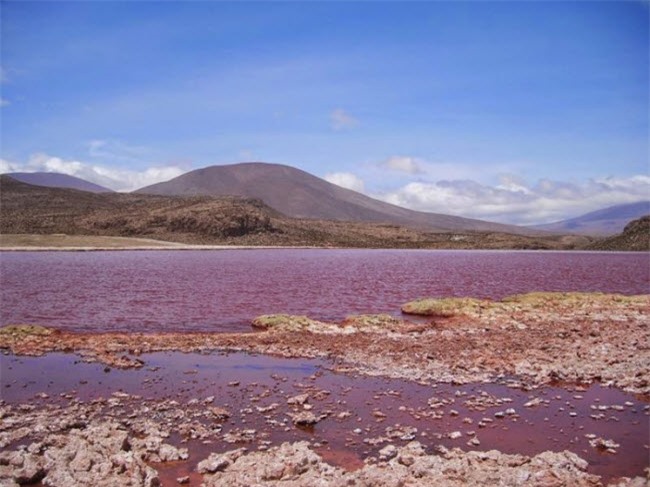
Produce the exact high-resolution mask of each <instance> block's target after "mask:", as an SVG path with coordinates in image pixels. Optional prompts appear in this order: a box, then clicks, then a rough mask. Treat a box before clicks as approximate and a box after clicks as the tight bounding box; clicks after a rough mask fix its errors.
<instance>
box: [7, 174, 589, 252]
mask: <svg viewBox="0 0 650 487" xmlns="http://www.w3.org/2000/svg"><path fill="white" fill-rule="evenodd" d="M0 234H2V235H3V236H5V237H9V236H12V235H15V234H38V235H48V234H67V235H90V236H120V237H146V238H154V239H157V240H167V241H173V242H182V243H187V244H213V245H216V244H228V245H291V246H301V245H310V246H338V247H369V248H373V247H388V248H460V249H463V248H464V249H472V248H498V249H508V248H536V249H540V248H541V249H558V248H574V247H576V246H580V245H583V243H584V242H582V241H581V240H580V238H578V237H576V238H569V239H568V240H567V238H566V237H560V236H539V237H530V236H524V235H511V234H505V233H498V232H489V233H488V232H449V233H444V232H430V231H429V232H427V231H423V230H418V229H415V228H407V227H401V226H398V225H394V224H379V223H362V222H344V221H332V220H315V219H298V218H289V217H286V216H285V215H283V214H281V213H280V212H278V211H276V210H274V209H272V208H270V207H269V206H267V205H265V204H264V203H263V202H261V201H260V200H255V199H250V198H242V197H232V196H231V197H227V196H221V197H214V196H157V195H148V194H136V193H130V194H124V193H100V194H98V193H89V192H86V191H77V190H73V189H61V188H47V187H43V186H33V185H29V184H25V183H21V182H19V181H16V180H14V179H12V178H10V177H7V176H5V175H2V176H0Z"/></svg>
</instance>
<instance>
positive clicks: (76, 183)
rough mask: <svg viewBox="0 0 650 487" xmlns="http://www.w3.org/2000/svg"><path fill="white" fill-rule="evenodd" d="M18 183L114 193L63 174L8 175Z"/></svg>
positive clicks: (28, 173)
mask: <svg viewBox="0 0 650 487" xmlns="http://www.w3.org/2000/svg"><path fill="white" fill-rule="evenodd" d="M6 176H9V177H11V178H13V179H15V180H16V181H20V182H22V183H27V184H33V185H35V186H46V187H48V188H68V189H78V190H80V191H89V192H91V193H112V192H113V190H112V189H108V188H105V187H104V186H100V185H99V184H95V183H91V182H90V181H86V180H85V179H81V178H77V177H74V176H69V175H67V174H61V173H57V172H12V173H7V174H6Z"/></svg>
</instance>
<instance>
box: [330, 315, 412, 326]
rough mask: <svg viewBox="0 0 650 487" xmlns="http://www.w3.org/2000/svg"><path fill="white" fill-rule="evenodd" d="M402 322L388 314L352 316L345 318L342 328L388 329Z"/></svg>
mask: <svg viewBox="0 0 650 487" xmlns="http://www.w3.org/2000/svg"><path fill="white" fill-rule="evenodd" d="M400 323H402V320H400V319H398V318H395V317H394V316H391V315H389V314H375V315H352V316H348V317H347V318H345V320H344V321H343V323H342V325H343V326H354V327H356V328H388V327H391V326H394V325H399V324H400Z"/></svg>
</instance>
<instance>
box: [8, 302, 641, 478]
mask: <svg viewBox="0 0 650 487" xmlns="http://www.w3.org/2000/svg"><path fill="white" fill-rule="evenodd" d="M404 310H405V311H408V312H410V313H418V314H419V315H420V316H419V317H418V318H413V319H412V320H401V319H396V318H393V317H390V316H386V315H365V316H356V317H350V318H348V319H347V320H345V321H343V322H341V323H322V322H317V321H314V320H311V319H309V318H308V317H295V316H286V315H276V316H266V317H260V318H258V319H256V320H255V321H254V324H255V326H256V327H257V329H258V330H261V331H260V332H258V333H245V334H202V333H197V334H147V335H143V334H115V333H109V334H73V333H64V332H57V331H53V330H50V329H47V328H41V327H24V326H23V327H21V326H17V327H5V328H3V329H2V330H1V332H0V348H2V349H4V350H6V351H7V352H10V353H12V354H18V355H30V356H37V355H40V354H45V353H48V352H75V353H78V354H80V355H81V356H82V357H83V358H84V360H89V361H96V362H99V363H102V364H105V365H106V366H108V367H114V368H122V369H125V370H127V369H136V370H141V369H142V370H144V369H146V368H147V367H149V365H150V364H148V363H147V360H148V358H147V355H146V354H149V353H152V352H157V351H172V350H173V351H181V352H194V353H207V352H209V351H213V350H221V351H227V350H230V351H246V352H254V353H262V354H269V355H273V356H280V357H320V358H327V359H328V360H330V361H331V363H332V366H331V367H332V369H333V370H334V371H336V372H345V373H348V374H353V375H355V374H356V375H360V376H382V377H392V378H396V379H403V380H406V381H409V382H412V383H413V382H415V383H419V384H426V385H428V386H433V387H435V385H436V384H439V383H447V384H454V385H461V384H471V383H484V384H491V383H495V382H499V383H501V384H505V385H507V387H510V388H513V389H516V390H523V391H534V390H537V389H539V388H542V387H545V386H548V385H558V384H572V385H573V387H576V388H577V390H582V389H584V388H585V387H587V386H588V385H589V384H593V383H598V384H602V385H605V386H610V387H616V388H619V389H621V390H624V391H628V392H632V393H635V394H637V396H636V397H638V398H639V400H641V401H642V402H643V403H646V404H647V403H648V402H649V401H650V323H649V322H648V315H649V312H650V295H643V296H621V295H612V294H589V293H533V294H528V295H522V296H515V297H511V298H507V299H504V300H502V301H499V302H493V301H484V300H474V299H452V300H436V301H420V302H415V303H411V304H408V305H405V306H404ZM580 388H582V389H580ZM269 390H272V389H269ZM313 394H314V393H312V399H311V401H312V402H313V401H314V397H313ZM262 396H263V395H262ZM480 397H483V396H480ZM574 397H581V396H580V395H577V396H574ZM116 399H117V402H116V403H115V404H121V403H122V402H124V401H127V400H128V395H127V396H125V397H124V398H120V397H117V398H116ZM339 399H340V398H339ZM405 399H406V398H405ZM486 400H487V399H485V397H483V399H481V401H483V402H485V401H486ZM494 400H495V401H497V403H496V404H501V403H500V402H498V400H497V399H496V398H495V399H494ZM536 400H539V399H535V398H534V399H531V400H530V402H531V404H530V406H531V407H535V405H536V404H542V403H539V402H535V401H536ZM109 401H110V400H109ZM295 401H296V402H295V403H293V404H294V405H293V406H291V407H292V408H294V409H293V412H292V413H291V415H290V418H292V421H293V422H294V424H296V425H299V426H300V425H303V426H309V425H315V424H317V423H319V422H320V421H321V420H322V418H323V417H326V416H327V415H328V414H325V416H323V415H322V414H319V411H317V410H313V409H312V406H311V404H312V402H310V401H309V394H308V395H307V396H306V398H304V399H301V398H297V399H295ZM140 403H141V401H138V400H137V399H136V400H135V403H134V405H133V406H131V407H135V404H140ZM443 403H444V401H443ZM532 403H535V404H532ZM290 404H291V403H290ZM441 404H442V403H441ZM445 404H447V403H445ZM305 405H306V406H305ZM303 406H304V407H303ZM402 406H403V407H406V408H408V406H409V403H408V401H407V400H405V402H403V403H402ZM94 407H95V409H93V403H92V402H91V403H89V404H82V403H79V402H78V401H77V402H75V400H71V402H70V403H69V404H68V405H67V406H65V407H64V408H62V409H61V408H58V409H55V410H49V409H48V408H44V409H40V408H37V409H34V408H33V407H32V408H29V407H22V409H21V407H15V406H10V405H4V406H3V409H2V410H1V411H0V417H2V418H3V423H4V424H5V426H3V434H10V435H13V436H11V438H15V441H18V438H28V437H29V434H30V433H29V431H30V430H29V425H30V424H42V425H47V424H50V423H52V422H53V424H56V423H57V421H59V422H61V424H60V427H53V428H51V431H49V430H48V432H47V434H44V435H41V437H40V439H39V438H37V439H36V440H37V441H35V443H33V444H32V446H29V447H28V448H26V449H21V448H17V449H15V447H12V445H14V444H18V443H20V442H21V441H23V442H24V440H20V441H18V443H12V442H9V443H6V444H5V447H7V450H6V451H5V452H3V453H2V454H1V455H0V478H3V475H4V478H5V479H7V481H6V482H7V484H6V485H14V484H11V483H9V482H10V481H11V482H17V479H18V480H19V475H23V474H24V475H27V474H26V473H25V471H28V470H29V469H30V468H31V473H32V474H33V475H34V476H35V477H33V478H37V477H38V478H46V479H47V478H51V479H59V480H52V482H53V483H50V484H47V483H46V484H47V485H59V484H58V483H57V482H61V481H62V480H60V479H68V478H73V479H75V478H76V479H79V478H91V479H95V480H96V478H97V475H98V474H97V473H95V474H94V475H95V477H92V476H91V477H83V476H82V477H80V475H82V474H81V473H79V472H82V473H83V475H90V474H89V473H88V472H90V471H92V468H90V467H89V468H90V470H89V469H85V467H84V466H83V465H95V466H97V465H104V467H102V468H103V469H104V470H102V472H104V474H105V475H106V476H107V477H106V478H111V479H113V480H112V481H111V482H113V483H112V484H111V485H113V484H115V482H123V481H124V479H125V478H127V476H128V478H129V479H131V482H132V483H131V484H129V485H158V483H159V480H160V478H161V477H160V472H161V471H164V467H161V465H162V464H160V465H158V463H157V462H163V463H164V462H172V463H173V462H175V461H179V460H181V459H182V457H183V455H186V454H187V452H183V451H182V448H181V449H179V445H178V444H174V445H171V444H168V441H167V440H166V438H168V437H169V435H170V434H171V433H172V431H173V429H174V426H173V425H174V424H177V425H180V424H184V421H185V420H183V419H182V418H183V417H184V414H186V413H183V411H184V409H183V405H182V404H180V405H179V404H178V403H177V404H176V406H174V405H173V404H171V405H170V404H167V405H166V406H165V405H163V406H160V405H158V406H155V405H144V406H143V407H146V409H142V408H140V409H137V410H135V412H133V413H132V414H131V416H127V417H130V418H131V419H129V420H128V421H122V422H120V421H118V422H117V423H116V422H115V421H114V420H112V419H110V418H111V417H112V415H108V416H106V413H105V411H106V409H105V408H106V404H104V403H101V402H100V403H97V404H95V406H94ZM116 407H117V406H116ZM268 407H270V408H271V409H272V408H273V405H272V404H271V405H269V406H268ZM275 407H277V406H275ZM430 407H431V408H434V407H438V406H437V405H435V404H434V405H431V403H430ZM501 407H502V408H503V410H501V409H500V410H498V411H496V412H495V413H494V414H495V415H496V417H497V418H500V417H503V415H506V417H507V415H508V414H515V413H510V412H509V411H508V410H507V409H506V408H505V406H501ZM611 407H614V406H611ZM618 407H623V408H624V407H625V406H622V405H621V406H616V408H618ZM156 408H158V409H156ZM161 408H162V409H161ZM445 408H447V409H446V410H445V413H446V414H447V415H452V416H453V415H454V412H453V410H452V409H450V408H453V406H450V405H449V404H447V406H445ZM599 408H601V406H598V404H596V405H594V406H592V409H594V411H595V412H594V415H595V417H596V418H600V417H601V416H600V414H601V411H599ZM602 408H604V409H603V411H605V410H608V408H610V406H607V405H605V406H602ZM263 409H264V408H263ZM264 410H265V409H264ZM615 410H617V409H615ZM102 411H104V412H102ZM138 411H139V412H138ZM145 411H149V412H150V413H152V414H149V413H146V412H145ZM155 411H158V412H156V413H155V414H153V413H154V412H155ZM163 411H167V412H165V414H162V412H163ZM206 411H212V410H211V409H209V408H208V407H207V405H206V406H203V407H201V404H200V403H199V404H198V410H197V413H196V414H199V415H205V414H206ZM269 411H270V410H269ZM504 411H505V412H504ZM434 412H435V411H434ZM168 413H169V415H170V416H167V414H168ZM217 413H219V411H218V410H217ZM217 413H214V411H213V413H211V414H217ZM343 413H345V410H341V411H339V412H336V410H334V412H332V414H343ZM220 414H226V413H220ZM228 414H229V413H228ZM382 414H383V413H382ZM418 414H421V413H418ZM499 414H500V415H502V416H499ZM647 414H648V408H647V407H646V408H645V409H644V413H643V415H642V417H643V418H644V419H643V421H644V422H645V426H646V427H647V421H648V419H647V418H648V416H647ZM80 416H81V417H86V418H88V419H87V420H85V421H83V422H82V423H83V427H81V426H74V418H79V417H80ZM201 417H203V416H201ZM226 417H227V416H226ZM602 417H603V418H605V419H606V418H607V416H606V415H605V414H603V415H602ZM55 418H57V419H56V420H55ZM65 418H68V422H66V419H65ZM165 418H166V419H165ZM174 418H176V419H174ZM513 418H514V417H513ZM376 419H377V420H381V419H382V418H381V417H377V418H376ZM514 419H515V420H516V418H514ZM595 420H597V419H595ZM161 421H162V422H161ZM273 421H275V419H273ZM491 421H492V420H490V421H489V422H488V421H487V420H486V423H485V424H487V425H489V424H490V422H491ZM70 422H72V423H73V425H72V426H71V425H70V424H69V423H70ZM190 423H191V422H190ZM190 423H188V424H190ZM192 424H193V423H191V424H190V426H188V428H190V430H191V428H195V429H196V428H199V425H198V424H195V425H193V426H192ZM201 424H203V423H201ZM7 425H8V426H7ZM513 425H514V423H513ZM477 426H478V427H480V425H477ZM43 427H45V426H43ZM202 427H205V425H204V426H202ZM284 427H288V426H287V425H286V424H285V426H284ZM301 427H302V426H301ZM642 427H644V426H642ZM21 428H22V429H21ZM170 428H171V429H170ZM46 429H47V428H46ZM17 431H23V432H24V433H23V436H21V435H20V434H18V433H17ZM188 431H189V430H188ZM196 431H198V430H196ZM245 431H248V430H245V426H244V427H242V429H240V430H237V434H238V435H243V436H238V437H236V438H235V444H234V445H233V448H231V449H230V450H228V451H221V452H214V453H212V454H208V452H207V451H205V450H203V451H204V452H205V453H204V458H203V459H202V460H201V461H198V460H199V459H196V460H197V461H196V462H195V468H194V470H192V473H191V475H189V476H188V478H187V479H185V478H184V476H181V477H179V479H178V482H179V483H185V482H187V483H189V484H191V485H199V484H201V483H202V482H203V484H201V485H253V484H255V485H295V486H302V485H316V484H317V482H320V485H337V486H338V485H341V486H342V485H368V486H370V485H387V486H388V485H390V486H393V485H394V486H397V485H423V486H424V485H432V484H445V485H488V484H491V483H492V482H493V481H497V480H500V481H501V482H502V485H513V486H514V485H549V486H550V485H553V486H555V485H557V486H560V485H567V486H569V485H601V484H602V479H600V478H599V477H598V476H596V475H593V474H591V473H589V466H588V464H587V462H585V461H584V460H582V459H581V458H579V456H577V455H576V454H575V453H571V452H568V451H562V452H553V453H551V452H547V453H540V454H536V455H529V456H525V455H506V454H504V453H500V452H496V451H495V452H480V451H479V452H472V451H469V452H466V451H461V450H459V449H451V450H449V449H445V448H443V449H439V450H438V451H436V452H431V451H430V450H429V451H427V450H426V449H424V448H423V447H422V445H421V444H420V443H419V442H418V441H417V438H415V437H414V436H409V433H408V430H404V431H406V433H405V432H404V431H401V432H400V433H398V435H397V436H396V437H395V439H394V440H391V436H390V434H388V435H387V436H386V435H385V436H386V440H385V443H382V445H381V447H382V449H381V451H379V452H377V454H376V455H375V456H372V457H369V458H366V459H365V461H364V463H363V464H362V466H361V468H359V467H357V469H356V470H354V471H353V472H351V471H346V469H342V468H340V467H338V466H336V465H335V464H332V463H328V461H327V460H325V459H324V458H323V457H321V456H319V454H318V449H317V448H315V447H314V445H313V444H309V443H305V442H296V441H293V442H288V443H286V444H283V445H267V444H262V445H261V446H263V447H264V448H262V449H261V450H259V448H258V450H259V451H251V450H250V449H248V450H242V449H241V446H242V445H241V442H243V444H244V446H245V443H246V441H247V440H246V434H247V433H245ZM388 431H389V430H387V432H388ZM391 431H393V430H391ZM262 433H263V431H262V432H260V431H259V430H256V433H253V434H254V435H255V434H258V435H259V434H262ZM576 433H577V432H576ZM211 434H216V435H217V437H220V436H219V435H220V433H210V432H209V431H208V432H207V433H206V435H207V436H206V439H209V438H210V437H211V436H210V435H211ZM449 434H453V435H455V434H456V432H450V433H449ZM459 434H460V433H459ZM16 435H17V436H16ZM166 435H167V436H166ZM581 435H582V433H581ZM172 437H173V435H172ZM401 437H403V439H402V440H399V439H398V438H401ZM469 438H470V440H471V439H472V437H471V436H470V437H469ZM141 440H143V441H144V442H141ZM240 440H241V441H240ZM210 441H212V440H210ZM409 441H410V442H409ZM584 441H586V440H584ZM589 441H590V442H591V443H593V445H592V447H593V448H595V449H602V451H603V452H608V451H610V450H611V452H612V453H611V454H615V452H616V449H617V445H616V443H615V442H612V441H610V440H609V439H607V438H599V437H597V436H596V435H594V436H593V437H590V439H589ZM125 442H126V443H128V445H129V447H128V449H125V448H126V447H125V446H124V445H125V444H126V443H125ZM75 445H76V446H75ZM147 445H148V446H147ZM165 445H167V446H165ZM269 446H271V447H270V448H269ZM468 446H470V449H471V444H470V443H468ZM235 447H236V448H235ZM638 447H639V448H646V449H647V448H648V445H645V446H644V445H639V446H638ZM81 450H83V451H85V452H87V455H86V456H88V458H87V459H85V460H83V462H82V461H81V460H80V463H82V464H83V465H82V466H80V467H79V468H77V467H74V468H73V467H72V466H70V464H69V462H68V463H66V462H65V461H64V460H62V459H64V458H69V457H70V456H71V455H72V457H74V458H76V456H79V455H80V451H81ZM646 451H647V450H646ZM48 452H49V453H48ZM106 452H109V453H106ZM48 455H50V456H49V457H48ZM107 455H108V457H109V458H114V457H115V458H119V459H120V460H119V461H118V462H117V463H118V465H117V466H116V464H115V462H114V461H112V460H111V462H112V463H111V462H109V463H108V464H106V462H107V460H106V458H107ZM111 455H112V456H111ZM156 455H157V456H156ZM82 456H83V455H82ZM48 462H49V463H48ZM84 462H85V463H84ZM154 467H155V468H154ZM75 468H77V469H76V470H75ZM98 468H99V467H98ZM161 468H162V470H161ZM84 469H85V470H84ZM39 476H40V477H39ZM66 476H67V477H66ZM75 476H76V477H75ZM20 478H25V477H20ZM163 478H164V475H163ZM156 479H157V480H156ZM610 480H611V481H612V482H614V484H612V485H639V486H640V485H647V481H648V478H647V477H646V478H640V477H639V478H637V479H613V480H612V479H610ZM76 481H77V482H79V480H76ZM608 481H609V480H608ZM109 483H110V482H109ZM3 485H5V484H3ZM61 485H62V484H61ZM67 485H81V484H79V483H77V484H74V483H71V484H70V483H69V484H67ZM97 485H100V484H97ZM106 485H109V484H106ZM125 485H126V484H125Z"/></svg>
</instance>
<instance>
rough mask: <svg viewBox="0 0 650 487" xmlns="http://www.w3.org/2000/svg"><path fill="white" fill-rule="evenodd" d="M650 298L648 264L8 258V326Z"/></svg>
mask: <svg viewBox="0 0 650 487" xmlns="http://www.w3.org/2000/svg"><path fill="white" fill-rule="evenodd" d="M528 291H603V292H618V293H623V294H643V293H648V292H650V254H649V253H597V252H590V253H587V252H528V251H521V252H513V251H428V250H324V249H321V250H316V249H314V250H225V251H184V252H181V251H153V252H147V251H119V252H87V253H85V252H84V253H82V252H24V253H23V252H21V253H10V252H2V253H0V298H1V304H2V306H1V308H2V309H1V311H0V324H8V323H33V324H42V325H50V326H54V327H58V328H61V329H67V330H74V331H143V332H161V331H248V330H250V326H249V324H250V320H251V319H252V318H254V317H255V316H258V315H260V314H266V313H291V314H306V315H309V316H311V317H313V318H317V319H322V320H339V319H342V318H344V317H345V316H346V315H348V314H353V313H381V312H387V313H392V314H398V313H399V307H400V305H402V304H403V303H405V302H406V301H410V300H412V299H415V298H418V297H423V296H467V295H469V296H476V297H489V298H500V297H503V296H507V295H510V294H515V293H523V292H528Z"/></svg>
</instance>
